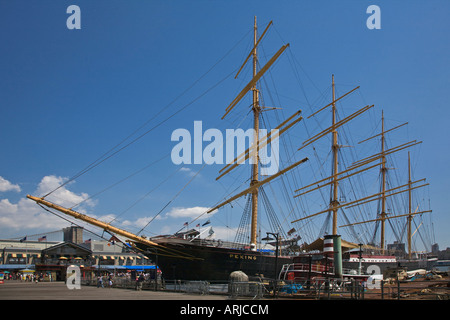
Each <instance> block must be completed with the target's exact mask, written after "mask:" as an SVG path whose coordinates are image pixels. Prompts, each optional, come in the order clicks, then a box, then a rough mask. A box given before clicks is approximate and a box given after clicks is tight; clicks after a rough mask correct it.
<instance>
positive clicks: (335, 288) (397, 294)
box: [81, 277, 450, 300]
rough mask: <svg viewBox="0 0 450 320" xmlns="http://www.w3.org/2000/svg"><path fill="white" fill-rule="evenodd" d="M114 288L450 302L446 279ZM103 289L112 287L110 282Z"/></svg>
mask: <svg viewBox="0 0 450 320" xmlns="http://www.w3.org/2000/svg"><path fill="white" fill-rule="evenodd" d="M81 284H82V285H90V286H99V285H100V284H99V283H98V281H97V279H82V280H81ZM111 286H112V287H113V288H122V289H133V290H154V291H171V292H180V293H189V294H192V293H194V294H199V295H212V294H221V295H227V296H228V297H229V298H230V299H263V298H292V299H316V300H320V299H330V300H332V299H336V300H337V299H352V300H363V299H365V300H370V299H374V300H410V299H416V300H449V299H450V282H449V280H448V279H443V280H432V281H431V280H430V281H426V280H422V281H392V279H391V280H376V281H374V282H371V283H366V282H361V281H358V280H354V279H350V280H347V281H342V280H339V279H333V278H315V279H314V280H310V281H303V282H299V281H295V282H294V281H244V282H238V281H233V282H220V283H219V282H214V281H183V280H175V281H164V280H162V279H158V281H156V280H155V279H146V280H145V281H143V282H141V283H139V282H137V281H135V280H134V279H130V278H129V277H115V278H113V279H112V285H111ZM103 287H105V288H106V287H110V283H109V281H108V279H107V278H106V277H105V278H104V280H103Z"/></svg>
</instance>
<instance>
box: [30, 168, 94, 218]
mask: <svg viewBox="0 0 450 320" xmlns="http://www.w3.org/2000/svg"><path fill="white" fill-rule="evenodd" d="M66 181H67V178H63V177H56V176H53V175H51V176H45V177H44V178H42V180H41V182H40V183H39V186H38V188H37V190H36V194H38V195H40V196H44V195H46V194H47V193H49V192H51V191H53V190H55V189H56V188H58V187H59V186H60V185H62V184H63V183H64V182H66ZM69 185H70V184H69ZM88 198H89V195H88V194H87V193H84V192H82V193H80V194H76V193H74V192H72V191H70V190H68V189H67V188H66V186H64V187H61V188H59V189H57V190H55V191H54V192H53V193H52V194H50V195H49V196H48V197H47V198H46V199H47V200H48V201H51V202H54V203H56V204H59V205H60V206H63V207H69V208H71V207H73V206H75V205H77V204H79V203H83V205H82V206H81V207H78V208H77V211H81V212H82V211H84V210H83V207H84V206H89V207H94V206H95V204H96V203H95V201H93V200H92V199H88Z"/></svg>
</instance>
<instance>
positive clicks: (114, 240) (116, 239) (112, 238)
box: [109, 236, 120, 244]
mask: <svg viewBox="0 0 450 320" xmlns="http://www.w3.org/2000/svg"><path fill="white" fill-rule="evenodd" d="M116 241H120V240H119V239H118V238H117V237H116V236H112V237H111V239H109V242H111V244H115V243H116Z"/></svg>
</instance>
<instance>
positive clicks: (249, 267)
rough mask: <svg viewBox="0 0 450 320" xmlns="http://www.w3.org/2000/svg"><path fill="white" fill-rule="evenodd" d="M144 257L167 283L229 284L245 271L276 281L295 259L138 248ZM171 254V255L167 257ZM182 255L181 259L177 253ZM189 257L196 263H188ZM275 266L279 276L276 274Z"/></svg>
mask: <svg viewBox="0 0 450 320" xmlns="http://www.w3.org/2000/svg"><path fill="white" fill-rule="evenodd" d="M137 246H138V247H139V248H140V249H141V250H143V252H144V254H145V255H146V256H147V257H148V258H150V259H152V260H153V261H154V262H155V263H156V264H157V265H158V266H159V268H160V270H161V271H162V275H163V278H164V279H166V280H207V281H228V280H229V277H230V274H231V273H232V272H233V271H242V272H244V273H245V274H246V275H247V276H249V277H254V276H255V277H256V276H259V277H265V278H274V277H275V276H278V275H279V272H280V271H281V268H282V266H283V264H286V263H290V262H291V261H292V258H291V257H278V259H277V258H276V257H275V256H274V255H267V254H264V253H261V252H255V251H249V250H240V249H230V248H220V247H212V246H201V245H195V244H189V243H183V242H178V243H164V244H162V247H161V248H160V249H155V248H151V249H150V250H147V248H146V247H142V245H139V244H137ZM167 252H171V254H170V255H167ZM176 252H180V253H182V255H183V256H182V255H181V254H180V256H177V255H176V254H175V255H174V254H173V253H176ZM186 255H189V256H191V257H193V259H186V257H185V256H186ZM275 264H277V267H276V273H275Z"/></svg>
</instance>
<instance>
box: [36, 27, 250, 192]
mask: <svg viewBox="0 0 450 320" xmlns="http://www.w3.org/2000/svg"><path fill="white" fill-rule="evenodd" d="M250 31H251V30H249V31H247V33H246V34H245V35H244V36H243V37H242V38H241V39H240V40H239V41H238V42H237V43H236V44H235V45H234V46H233V47H232V48H231V49H230V50H228V51H227V52H226V53H225V55H224V56H222V57H221V58H220V59H219V60H218V61H217V62H216V63H215V64H214V65H213V66H212V67H210V68H209V69H208V70H207V71H206V72H205V73H204V74H202V75H201V76H200V77H199V78H198V79H197V80H196V81H194V82H193V83H192V84H191V85H190V86H189V87H188V88H187V89H185V90H184V91H183V92H182V93H180V94H179V95H178V96H177V97H176V98H175V99H174V100H172V101H171V102H170V103H169V104H167V105H166V106H164V107H163V108H161V110H160V111H158V112H157V113H156V114H155V115H154V116H153V117H152V118H150V119H149V120H147V121H146V122H145V123H144V124H142V125H141V126H140V127H139V128H137V129H136V130H134V131H133V132H132V133H131V134H129V135H128V136H127V137H126V138H124V139H123V140H122V141H120V142H119V143H118V144H116V145H115V146H114V147H112V148H111V149H109V150H108V151H107V152H105V153H104V154H103V155H101V156H100V157H98V158H97V159H96V160H95V161H93V162H92V163H90V164H89V165H88V166H86V167H85V168H84V169H82V170H81V171H79V172H78V173H77V174H75V175H74V176H72V177H71V178H70V179H69V180H67V181H66V182H64V183H62V184H61V185H60V186H58V187H57V188H55V189H54V190H52V191H50V192H48V193H47V194H45V195H44V196H43V197H42V198H43V199H44V198H46V197H47V196H49V195H50V194H52V193H53V192H55V191H56V190H58V189H60V188H62V187H63V186H65V185H66V184H68V183H70V182H72V181H74V180H75V179H77V178H79V177H80V176H82V175H83V174H85V173H87V172H89V171H90V170H92V169H94V168H95V167H97V166H98V165H100V164H101V163H103V162H105V161H106V160H108V159H109V158H111V157H113V156H114V155H116V154H117V153H119V152H120V151H122V150H124V149H126V148H127V147H129V146H130V145H132V144H133V143H135V142H136V141H138V140H140V139H141V138H143V137H144V136H146V135H147V134H148V133H150V132H151V131H153V130H154V129H156V128H157V127H159V126H160V125H162V124H163V123H165V122H166V121H168V120H169V119H170V118H172V117H174V116H175V115H176V114H178V113H180V112H181V111H183V110H184V109H186V108H187V107H188V106H190V105H191V104H193V103H194V102H196V101H197V100H199V99H200V98H202V97H203V96H204V95H206V94H207V93H208V92H209V91H211V90H212V89H214V88H215V87H217V86H218V85H219V84H220V83H222V82H223V81H225V80H226V79H227V78H228V77H230V76H231V75H233V74H234V73H235V72H236V70H237V69H236V70H233V71H232V72H231V73H230V74H228V75H227V76H226V77H225V78H223V79H222V80H220V81H219V82H217V83H216V84H214V85H213V86H211V87H210V88H209V89H207V90H206V91H205V92H203V93H202V94H200V95H199V96H198V97H197V98H195V99H194V100H192V101H191V102H189V103H188V104H186V105H184V106H183V107H182V108H181V109H179V110H178V111H175V112H174V113H172V114H171V115H169V116H168V117H167V118H165V119H163V120H161V121H160V122H159V123H157V124H156V125H154V126H153V127H152V128H150V129H149V130H147V131H146V132H144V133H143V134H141V135H139V136H138V137H137V138H135V139H133V140H132V141H131V142H129V143H128V144H126V145H124V146H123V147H121V148H119V149H118V150H116V151H114V150H115V149H117V148H118V147H119V146H120V145H122V144H123V143H125V141H127V140H128V139H130V138H131V137H132V136H134V135H135V134H136V133H137V132H138V131H139V130H141V129H142V128H144V127H145V126H146V125H147V124H149V123H150V122H151V121H152V120H154V119H155V118H156V117H157V116H158V115H160V114H161V113H162V112H163V111H164V110H166V109H167V108H168V107H169V106H171V105H172V104H173V103H175V101H177V100H178V99H179V98H180V97H182V96H183V95H184V94H186V93H187V92H188V91H189V90H190V89H192V88H193V87H194V86H195V85H196V84H197V83H198V82H199V81H200V80H201V79H203V78H204V77H205V76H206V75H207V74H208V73H210V72H211V71H212V70H213V69H214V68H215V67H216V66H217V65H218V64H219V63H220V62H222V60H224V59H225V58H226V57H227V56H228V55H229V54H230V53H231V52H232V51H233V50H234V49H235V48H236V47H237V46H238V45H239V44H240V43H241V42H242V41H243V40H244V39H245V38H246V37H247V35H248V33H249V32H250ZM113 151H114V152H113ZM108 154H109V155H108ZM107 155H108V156H107Z"/></svg>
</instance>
